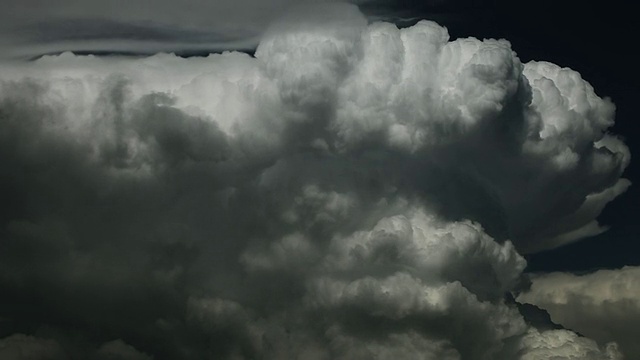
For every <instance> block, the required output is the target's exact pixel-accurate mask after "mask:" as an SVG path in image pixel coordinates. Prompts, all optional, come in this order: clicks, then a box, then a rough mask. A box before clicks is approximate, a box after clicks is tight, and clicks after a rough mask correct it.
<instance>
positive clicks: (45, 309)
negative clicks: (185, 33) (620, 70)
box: [0, 2, 638, 360]
mask: <svg viewBox="0 0 640 360" xmlns="http://www.w3.org/2000/svg"><path fill="white" fill-rule="evenodd" d="M167 3H168V2H167ZM172 4H174V3H172ZM175 4H177V3H175ZM175 4H174V5H175ZM240 5H241V4H240ZM240 5H238V6H240ZM136 14H137V13H132V14H131V16H136ZM0 79H1V80H0V172H1V174H0V175H1V176H0V186H1V187H2V189H3V194H2V199H1V201H0V235H1V238H2V241H1V242H0V289H2V290H1V291H2V298H1V299H0V330H2V332H1V334H2V335H3V336H4V338H2V339H0V358H2V359H10V360H26V359H28V360H36V359H38V360H44V359H56V360H58V359H119V360H134V359H135V360H137V359H140V360H143V359H145V360H147V359H156V360H161V359H187V360H188V359H295V358H298V359H309V360H313V359H438V360H443V359H463V360H464V359H479V360H481V359H497V360H499V359H505V360H506V359H509V360H513V359H521V360H533V359H583V360H584V359H588V360H590V359H594V360H595V359H603V360H604V359H610V360H613V359H622V353H621V351H622V350H626V346H631V347H630V348H629V349H633V348H632V346H633V344H631V345H627V344H626V343H623V344H622V345H623V347H620V346H619V345H618V344H616V343H615V341H617V342H618V343H619V340H620V339H619V338H618V337H616V336H613V335H611V336H608V333H604V332H603V333H597V332H594V333H592V334H591V333H589V332H588V331H586V330H585V331H583V330H582V329H581V327H580V324H579V323H578V322H576V323H575V324H576V325H575V327H573V322H572V321H574V320H575V321H589V319H590V318H586V319H585V318H583V317H582V316H583V315H582V314H583V313H591V314H592V316H593V317H597V316H600V315H601V314H600V313H597V312H595V313H594V312H592V311H591V310H590V309H591V308H590V304H591V303H590V302H582V303H580V305H579V306H574V305H573V302H571V301H570V302H561V303H559V302H558V301H557V300H558V297H559V296H563V298H571V299H572V296H573V294H574V293H575V294H577V293H588V292H589V291H590V290H589V288H590V286H598V285H597V284H598V282H597V279H595V278H594V279H593V282H590V281H585V282H584V287H581V288H576V289H574V288H568V287H565V285H563V284H564V283H566V282H563V281H562V280H563V279H562V278H556V277H555V275H554V276H551V275H549V277H548V278H546V277H541V278H539V279H538V278H535V279H533V287H532V288H531V289H530V292H528V293H523V295H521V298H519V300H523V299H524V300H526V302H532V303H534V304H540V305H541V306H542V305H545V306H548V305H551V307H550V308H549V307H547V308H549V310H550V314H551V317H552V318H553V320H554V321H556V318H558V320H562V321H560V322H561V323H562V324H563V325H565V326H567V327H568V328H570V329H572V330H576V331H579V332H580V334H578V333H575V332H573V331H571V330H568V329H563V328H551V327H544V326H535V324H534V323H533V322H532V321H531V320H530V319H529V318H528V316H524V315H523V313H521V312H520V311H519V306H518V304H517V303H516V302H515V301H514V299H513V297H512V296H511V295H510V292H511V291H516V290H517V289H522V288H526V287H527V280H526V278H525V277H524V276H523V270H524V269H525V267H526V261H525V260H524V258H523V257H522V255H521V254H526V253H533V252H538V251H541V250H545V249H552V248H555V247H558V246H562V245H565V244H568V243H571V242H575V241H578V240H580V239H582V238H584V237H587V236H592V235H596V234H599V233H601V232H603V231H605V230H606V228H605V227H603V226H601V225H599V224H598V222H597V217H598V215H599V214H600V213H601V211H602V210H603V208H604V207H605V205H606V204H607V203H609V202H610V201H612V200H613V199H614V198H616V197H617V196H618V195H620V194H622V193H623V192H624V191H625V190H626V189H627V187H628V186H629V185H630V182H629V181H628V180H626V179H624V178H621V175H622V172H623V170H624V169H625V167H626V166H627V165H628V164H629V160H630V155H629V150H628V148H627V147H626V145H625V144H624V143H623V141H622V140H621V139H620V138H618V137H617V136H615V135H613V134H611V133H610V132H609V131H608V129H609V128H610V127H611V126H612V125H613V123H614V113H615V106H614V105H613V103H612V102H611V101H610V100H609V99H607V98H601V97H599V96H598V95H596V93H595V92H594V89H593V88H592V87H591V85H590V84H589V83H588V82H586V81H585V80H583V79H582V78H581V76H580V74H579V73H577V72H575V71H573V70H571V69H568V68H562V67H559V66H557V65H554V64H551V63H548V62H528V63H522V62H521V61H520V60H519V58H518V57H517V55H516V54H515V53H514V51H513V50H512V49H511V45H510V43H509V42H508V41H506V40H483V41H481V40H478V39H474V38H464V39H457V40H453V41H452V40H450V38H449V34H448V32H447V29H445V28H444V27H441V26H439V25H438V24H436V23H433V22H429V21H420V22H418V23H417V24H416V25H414V26H412V27H408V28H403V29H398V28H397V27H396V26H395V25H393V24H390V23H384V22H376V23H368V21H367V19H366V18H365V17H364V16H363V15H362V14H361V13H360V12H359V10H358V8H357V7H356V6H353V5H349V4H344V3H339V4H316V5H314V6H312V7H301V8H296V9H294V10H291V11H290V12H289V13H288V15H287V16H285V17H284V18H283V19H282V20H280V21H279V22H277V23H275V24H274V25H272V26H270V27H269V28H268V30H267V31H266V32H265V33H264V35H263V36H262V39H261V41H260V44H259V45H258V47H257V50H256V52H255V55H248V54H244V53H239V52H225V53H222V54H212V55H209V56H207V57H192V58H180V57H177V56H175V55H171V54H157V55H154V56H150V57H144V58H131V57H129V58H126V57H98V56H77V55H74V54H72V53H63V54H60V55H55V56H44V57H41V58H39V59H38V60H35V61H31V62H5V63H4V64H3V65H2V71H1V72H0ZM554 286H561V287H562V289H563V290H562V291H564V292H566V293H558V292H552V293H549V294H547V293H545V292H544V291H543V290H544V289H550V288H551V289H552V288H553V287H554ZM589 299H592V300H593V301H596V300H598V301H600V300H602V299H599V298H595V297H594V298H586V299H585V301H587V300H589ZM625 299H626V298H624V297H623V298H617V297H616V298H614V299H613V300H611V301H623V300H625ZM603 301H605V300H603ZM521 302H522V301H521ZM565 304H569V305H568V306H570V307H571V308H572V310H571V311H569V312H564V310H563V308H562V305H565ZM629 304H631V303H629ZM636 305H637V304H636ZM629 306H631V305H629ZM556 309H557V310H558V311H559V312H558V314H560V313H561V312H562V313H563V315H558V314H556ZM634 309H635V310H637V309H638V308H637V307H635V308H634ZM635 314H636V315H637V314H638V312H636V313H635ZM603 316H604V315H603ZM560 317H565V318H566V321H565V319H564V318H563V319H559V318H560ZM582 335H586V336H589V338H587V337H584V336H582ZM592 339H593V340H592ZM623 339H624V338H623ZM631 351H637V348H636V350H631Z"/></svg>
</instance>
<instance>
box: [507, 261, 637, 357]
mask: <svg viewBox="0 0 640 360" xmlns="http://www.w3.org/2000/svg"><path fill="white" fill-rule="evenodd" d="M638 276H640V269H639V268H637V267H624V268H622V269H618V270H599V271H596V272H593V273H591V274H586V275H573V274H567V273H550V274H540V275H538V276H534V277H532V282H533V284H532V286H531V289H530V290H529V291H527V292H525V293H522V294H520V296H519V297H518V301H520V302H525V303H531V304H535V305H537V306H540V307H542V308H544V309H547V311H549V314H550V315H551V317H552V319H553V320H554V321H556V322H558V323H560V324H562V325H564V326H566V327H568V328H571V329H573V330H576V331H579V332H580V333H582V334H584V335H586V336H589V337H591V338H593V339H595V340H598V341H600V342H602V343H604V342H607V341H616V342H617V343H618V344H619V345H620V349H621V350H622V352H623V353H624V354H625V355H626V357H627V358H629V359H635V358H637V357H638V356H640V346H638V343H637V341H636V336H635V334H636V328H637V324H638V321H640V301H639V300H638V296H637V295H638V293H639V292H640V288H639V286H640V284H638Z"/></svg>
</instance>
